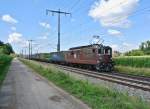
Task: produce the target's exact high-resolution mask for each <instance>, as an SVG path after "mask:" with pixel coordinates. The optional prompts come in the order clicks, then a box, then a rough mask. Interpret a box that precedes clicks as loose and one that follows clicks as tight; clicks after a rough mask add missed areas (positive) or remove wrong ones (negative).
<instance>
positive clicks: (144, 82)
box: [40, 62, 150, 92]
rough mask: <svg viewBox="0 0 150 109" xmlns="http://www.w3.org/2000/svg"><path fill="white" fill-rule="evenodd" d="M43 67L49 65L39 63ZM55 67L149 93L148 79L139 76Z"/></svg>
mask: <svg viewBox="0 0 150 109" xmlns="http://www.w3.org/2000/svg"><path fill="white" fill-rule="evenodd" d="M40 63H42V64H44V65H49V64H51V63H45V62H40ZM52 65H55V67H57V68H60V69H62V70H65V71H69V72H74V73H78V74H82V75H85V76H89V77H93V78H97V79H101V80H104V81H109V82H113V83H117V84H121V85H124V86H128V87H132V88H135V89H141V90H144V91H149V92H150V81H149V80H150V78H145V77H139V76H131V75H126V74H118V73H99V72H96V71H91V70H86V69H80V68H74V67H70V66H64V65H58V64H52Z"/></svg>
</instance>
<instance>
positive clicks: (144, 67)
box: [114, 56, 150, 77]
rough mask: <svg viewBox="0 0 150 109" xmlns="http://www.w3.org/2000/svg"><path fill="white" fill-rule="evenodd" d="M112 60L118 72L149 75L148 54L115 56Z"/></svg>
mask: <svg viewBox="0 0 150 109" xmlns="http://www.w3.org/2000/svg"><path fill="white" fill-rule="evenodd" d="M114 61H115V64H116V66H115V70H116V71H118V72H121V73H127V74H131V75H138V76H148V77H150V56H126V57H117V58H114Z"/></svg>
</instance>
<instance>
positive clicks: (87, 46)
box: [69, 44, 100, 50]
mask: <svg viewBox="0 0 150 109" xmlns="http://www.w3.org/2000/svg"><path fill="white" fill-rule="evenodd" d="M92 46H100V44H93V45H86V46H79V47H73V48H70V49H69V50H74V49H80V48H87V47H92Z"/></svg>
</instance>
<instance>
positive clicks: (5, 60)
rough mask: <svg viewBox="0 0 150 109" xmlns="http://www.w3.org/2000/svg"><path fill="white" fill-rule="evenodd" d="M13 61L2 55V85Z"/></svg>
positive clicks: (0, 64)
mask: <svg viewBox="0 0 150 109" xmlns="http://www.w3.org/2000/svg"><path fill="white" fill-rule="evenodd" d="M11 60H12V57H10V56H8V55H3V54H0V85H1V84H2V82H3V80H4V78H5V76H6V73H7V71H8V68H9V65H10V62H11Z"/></svg>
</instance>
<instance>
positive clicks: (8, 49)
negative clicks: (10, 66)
mask: <svg viewBox="0 0 150 109" xmlns="http://www.w3.org/2000/svg"><path fill="white" fill-rule="evenodd" d="M0 53H1V54H8V55H9V54H11V53H14V51H13V48H12V46H11V45H10V44H9V43H6V44H4V43H3V42H2V41H0Z"/></svg>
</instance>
